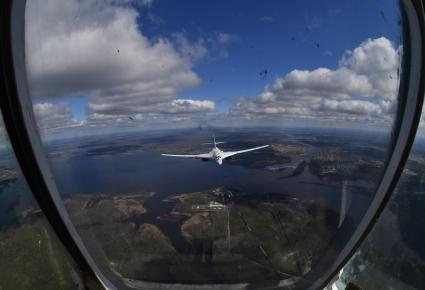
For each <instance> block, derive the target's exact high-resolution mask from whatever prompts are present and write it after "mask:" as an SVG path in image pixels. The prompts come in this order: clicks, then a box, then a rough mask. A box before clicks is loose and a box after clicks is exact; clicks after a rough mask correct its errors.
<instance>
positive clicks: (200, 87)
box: [34, 0, 401, 120]
mask: <svg viewBox="0 0 425 290" xmlns="http://www.w3.org/2000/svg"><path fill="white" fill-rule="evenodd" d="M145 2H146V3H149V5H141V4H140V2H135V3H130V4H128V7H127V8H128V9H132V10H133V11H136V12H137V13H138V17H137V18H136V19H137V20H136V21H137V27H138V30H139V33H140V34H141V35H143V36H144V37H146V38H147V39H149V41H150V43H151V44H154V43H156V42H158V41H159V40H164V39H165V40H167V41H168V42H169V43H170V44H171V45H172V46H173V47H174V48H175V49H176V51H179V48H178V42H177V37H176V35H180V36H182V37H183V38H184V39H185V40H186V41H187V42H188V43H189V44H191V45H196V44H202V48H203V49H205V50H206V53H205V54H204V55H203V56H202V57H200V58H199V59H192V60H191V62H190V66H191V68H190V69H191V72H193V73H195V74H196V75H197V77H198V78H199V83H197V84H196V85H187V86H185V87H184V89H179V90H176V91H177V93H176V95H175V96H173V97H174V98H175V99H184V100H210V101H212V102H214V104H215V107H214V112H215V113H226V112H228V111H229V110H230V109H231V108H232V107H233V106H234V103H235V101H237V100H240V99H255V98H256V97H258V96H259V95H261V94H262V93H264V92H265V91H267V89H266V87H267V86H269V87H270V86H272V85H273V84H274V83H275V81H276V80H277V79H279V78H284V77H285V75H287V74H288V73H291V72H292V71H293V70H307V71H314V70H315V69H317V68H327V69H330V70H337V69H338V68H339V67H340V65H339V61H340V60H341V58H342V57H343V56H344V54H345V53H346V51H347V50H352V49H355V48H356V47H359V45H360V44H361V43H363V42H365V41H366V40H367V39H369V38H371V39H377V38H380V37H385V38H386V39H388V40H390V41H391V42H392V43H393V46H394V48H397V47H398V46H399V40H400V29H401V26H400V25H399V20H400V15H399V8H398V3H397V1H383V0H380V1H279V0H277V1H253V0H251V1H234V0H233V1H209V2H207V1H196V0H193V1H163V0H155V1H145ZM145 2H143V3H145ZM105 5H109V6H110V4H105ZM39 16H40V18H41V15H39ZM123 33H125V32H123ZM223 35H225V36H226V37H227V38H226V39H225V40H223V42H222V43H221V42H220V36H223ZM111 43H112V42H111ZM114 45H115V47H116V50H117V51H118V50H119V49H120V43H119V42H117V43H116V44H113V45H111V47H112V48H113V49H115V47H114ZM179 52H181V51H179ZM120 53H121V54H124V53H126V52H125V50H123V49H121V52H120ZM265 70H267V74H266V75H264V74H263V75H260V74H261V73H264V72H265ZM112 73H113V72H111V74H112ZM77 91H78V92H72V93H69V92H68V91H67V93H66V94H63V95H61V96H59V94H58V95H55V96H50V95H48V94H47V95H46V94H45V95H42V96H40V97H36V98H34V102H35V103H36V104H41V103H45V102H49V103H52V104H54V105H57V104H63V103H65V104H67V105H68V106H69V107H70V110H71V113H72V116H73V117H75V118H77V119H79V120H85V119H86V118H87V117H88V115H89V114H90V113H92V111H90V110H88V109H87V106H88V103H89V102H92V101H93V99H92V95H93V91H94V90H92V91H90V90H77ZM351 97H352V99H353V100H355V99H358V97H357V96H354V95H353V96H351ZM360 99H361V96H360ZM372 102H375V103H377V102H378V100H372ZM137 113H138V111H135V112H133V114H137Z"/></svg>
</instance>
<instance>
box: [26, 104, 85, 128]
mask: <svg viewBox="0 0 425 290" xmlns="http://www.w3.org/2000/svg"><path fill="white" fill-rule="evenodd" d="M33 108H34V114H35V116H36V119H37V123H38V127H39V128H40V130H41V131H42V132H44V133H49V132H54V131H58V130H63V129H66V128H71V127H78V126H82V125H83V124H84V122H83V121H80V120H77V119H76V118H74V117H73V115H72V113H71V108H70V107H69V106H68V105H67V104H58V105H54V104H52V103H48V102H46V103H41V104H35V105H34V106H33Z"/></svg>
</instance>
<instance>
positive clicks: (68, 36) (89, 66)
mask: <svg viewBox="0 0 425 290" xmlns="http://www.w3.org/2000/svg"><path fill="white" fill-rule="evenodd" d="M127 2H128V1H127ZM117 3H119V2H118V1H111V0H103V1H95V0H87V1H77V0H62V1H59V0H34V1H29V2H28V3H27V9H26V53H27V71H28V79H29V85H30V90H31V95H32V97H33V98H39V99H44V100H46V99H49V98H63V97H68V96H86V97H88V99H89V105H88V109H89V113H90V114H99V115H111V116H114V117H116V116H120V115H125V114H137V113H139V112H145V111H146V110H147V109H146V108H150V109H151V110H155V109H157V110H158V111H157V112H161V111H165V112H166V113H167V114H170V113H172V112H175V113H181V112H180V111H182V110H180V109H179V108H180V107H184V109H185V110H183V111H185V112H186V113H190V112H199V111H203V112H205V111H208V110H209V108H210V107H208V108H206V107H205V106H204V107H202V106H200V103H199V102H200V101H195V100H177V99H176V98H177V96H178V95H179V94H180V93H181V92H183V91H185V90H187V89H190V88H193V87H195V86H198V85H199V84H200V83H201V80H200V78H199V77H198V75H197V74H196V73H195V72H193V70H192V61H194V60H197V59H199V58H202V57H203V55H205V54H206V53H207V52H206V48H205V47H204V46H203V44H202V43H195V44H191V43H189V42H188V41H187V39H185V38H184V37H183V36H179V37H178V39H177V47H178V48H179V49H176V46H175V45H174V44H173V43H172V42H171V41H169V40H168V39H166V38H158V39H156V40H155V41H154V40H150V39H148V38H147V37H146V36H144V35H143V34H142V32H141V31H140V30H139V29H140V28H139V27H138V21H137V19H138V17H140V15H139V14H138V12H137V11H136V10H135V9H133V8H132V7H131V6H129V5H119V4H117ZM121 3H124V4H125V2H121ZM141 4H143V5H146V6H149V5H151V4H152V1H141ZM142 29H143V27H142ZM205 102H207V101H205ZM208 102H209V103H208V104H210V103H212V102H211V101H208ZM182 104H185V105H182ZM187 104H189V105H187ZM39 107H40V106H39ZM164 108H166V109H164ZM193 108H197V109H193ZM192 109H193V110H192ZM39 113H40V112H39ZM153 113H154V112H153ZM94 116H97V115H94Z"/></svg>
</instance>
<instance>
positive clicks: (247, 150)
mask: <svg viewBox="0 0 425 290" xmlns="http://www.w3.org/2000/svg"><path fill="white" fill-rule="evenodd" d="M269 146H270V145H263V146H260V147H254V148H249V149H244V150H239V151H229V152H224V157H223V159H224V158H227V157H230V156H233V155H236V154H239V153H245V152H249V151H254V150H258V149H262V148H266V147H269Z"/></svg>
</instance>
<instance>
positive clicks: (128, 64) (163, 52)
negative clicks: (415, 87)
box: [26, 0, 402, 136]
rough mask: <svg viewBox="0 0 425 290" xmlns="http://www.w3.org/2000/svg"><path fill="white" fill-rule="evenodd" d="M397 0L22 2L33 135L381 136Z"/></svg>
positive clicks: (390, 91) (394, 82)
mask: <svg viewBox="0 0 425 290" xmlns="http://www.w3.org/2000/svg"><path fill="white" fill-rule="evenodd" d="M401 41H402V40H401V19H400V13H399V7H398V2H397V1H395V0H394V1H393V0H373V1H369V0H367V1H366V0H365V1H348V0H343V1H336V0H335V1H280V0H275V1H273V0H270V1H253V0H251V1H235V0H227V1H196V0H195V1H165V0H138V1H136V0H135V1H131V0H123V1H116V0H86V1H78V0H34V1H28V3H27V10H26V55H27V74H28V82H29V88H30V94H31V97H32V99H33V103H34V112H35V115H36V116H37V119H38V121H39V127H40V129H41V131H42V133H43V134H44V135H45V136H52V135H58V136H65V135H71V136H72V135H79V134H93V133H98V132H109V131H118V130H119V131H122V130H147V129H152V128H181V127H191V126H192V127H198V126H206V127H208V126H226V127H229V126H236V127H237V126H265V125H267V126H297V125H299V126H322V127H328V126H342V127H344V126H345V127H350V126H357V127H364V128H372V129H373V128H375V129H376V128H381V129H382V128H383V127H385V128H387V129H388V128H391V124H392V120H393V117H394V114H395V112H396V101H397V89H398V82H399V78H398V75H399V72H400V70H399V66H400V58H401V55H402V45H401Z"/></svg>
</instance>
